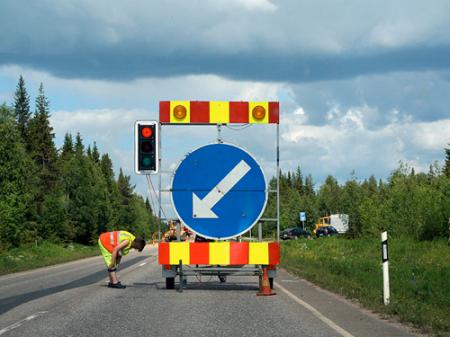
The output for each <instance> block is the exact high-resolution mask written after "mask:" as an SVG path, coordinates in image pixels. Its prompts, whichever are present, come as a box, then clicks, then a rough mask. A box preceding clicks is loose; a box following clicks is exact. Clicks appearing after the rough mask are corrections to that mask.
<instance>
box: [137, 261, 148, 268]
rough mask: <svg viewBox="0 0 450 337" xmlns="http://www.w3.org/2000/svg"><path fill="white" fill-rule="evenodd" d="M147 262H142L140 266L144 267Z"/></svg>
mask: <svg viewBox="0 0 450 337" xmlns="http://www.w3.org/2000/svg"><path fill="white" fill-rule="evenodd" d="M146 264H147V262H142V263H141V264H140V265H139V267H143V266H145V265H146Z"/></svg>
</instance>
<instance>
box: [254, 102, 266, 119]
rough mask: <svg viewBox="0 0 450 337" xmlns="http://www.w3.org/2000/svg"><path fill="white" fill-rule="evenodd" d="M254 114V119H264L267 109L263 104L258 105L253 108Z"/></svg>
mask: <svg viewBox="0 0 450 337" xmlns="http://www.w3.org/2000/svg"><path fill="white" fill-rule="evenodd" d="M252 115H253V118H254V119H263V118H264V116H265V115H266V109H264V107H262V106H261V105H257V106H255V107H254V108H253V110H252Z"/></svg>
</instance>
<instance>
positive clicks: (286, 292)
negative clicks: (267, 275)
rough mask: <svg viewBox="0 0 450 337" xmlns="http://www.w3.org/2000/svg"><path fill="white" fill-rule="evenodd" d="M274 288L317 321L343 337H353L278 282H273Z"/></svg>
mask: <svg viewBox="0 0 450 337" xmlns="http://www.w3.org/2000/svg"><path fill="white" fill-rule="evenodd" d="M274 283H275V285H276V287H277V288H278V289H280V290H281V291H283V292H284V293H285V294H286V295H288V296H289V297H290V298H291V299H293V300H294V301H295V302H297V303H298V304H300V305H302V306H303V307H305V308H306V309H308V310H309V311H310V312H311V313H312V314H313V315H314V316H316V317H317V318H318V319H320V320H321V321H322V322H324V323H325V324H326V325H328V326H329V327H330V328H332V329H333V330H335V331H336V332H338V333H339V334H340V335H341V336H343V337H354V336H353V335H352V334H351V333H350V332H348V331H347V330H345V329H343V328H341V327H340V326H339V325H337V324H336V323H334V322H333V321H332V320H331V319H329V318H327V317H325V316H324V315H322V313H320V311H319V310H317V309H316V308H314V307H313V306H312V305H311V304H308V303H306V302H305V301H303V300H301V299H299V298H298V297H297V296H295V295H294V294H293V293H291V292H290V291H289V290H287V289H286V288H285V287H283V286H282V285H281V284H279V283H278V282H274Z"/></svg>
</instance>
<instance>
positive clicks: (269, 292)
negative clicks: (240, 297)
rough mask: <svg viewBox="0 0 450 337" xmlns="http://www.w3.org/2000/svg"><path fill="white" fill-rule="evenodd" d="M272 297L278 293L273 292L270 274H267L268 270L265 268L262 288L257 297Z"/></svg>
mask: <svg viewBox="0 0 450 337" xmlns="http://www.w3.org/2000/svg"><path fill="white" fill-rule="evenodd" d="M272 295H276V293H274V292H272V290H271V289H270V282H269V273H268V272H267V268H263V277H262V282H261V288H260V290H259V293H257V294H256V296H272Z"/></svg>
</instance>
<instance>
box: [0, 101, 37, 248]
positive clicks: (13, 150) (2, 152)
mask: <svg viewBox="0 0 450 337" xmlns="http://www.w3.org/2000/svg"><path fill="white" fill-rule="evenodd" d="M0 139H1V141H0V252H1V251H2V250H4V249H7V248H9V247H10V246H11V245H13V246H18V245H19V244H20V243H23V242H26V241H31V240H33V241H34V240H35V239H36V235H37V233H36V232H35V231H33V226H32V224H31V223H30V222H29V221H28V219H29V212H30V210H31V209H32V207H33V206H32V203H33V186H34V185H35V167H34V164H33V161H32V160H31V158H30V157H29V156H28V154H27V153H26V151H25V146H24V145H23V143H22V141H21V137H20V135H19V131H18V130H17V129H16V127H15V122H14V119H13V118H11V112H10V111H9V109H5V107H4V106H1V107H0Z"/></svg>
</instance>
